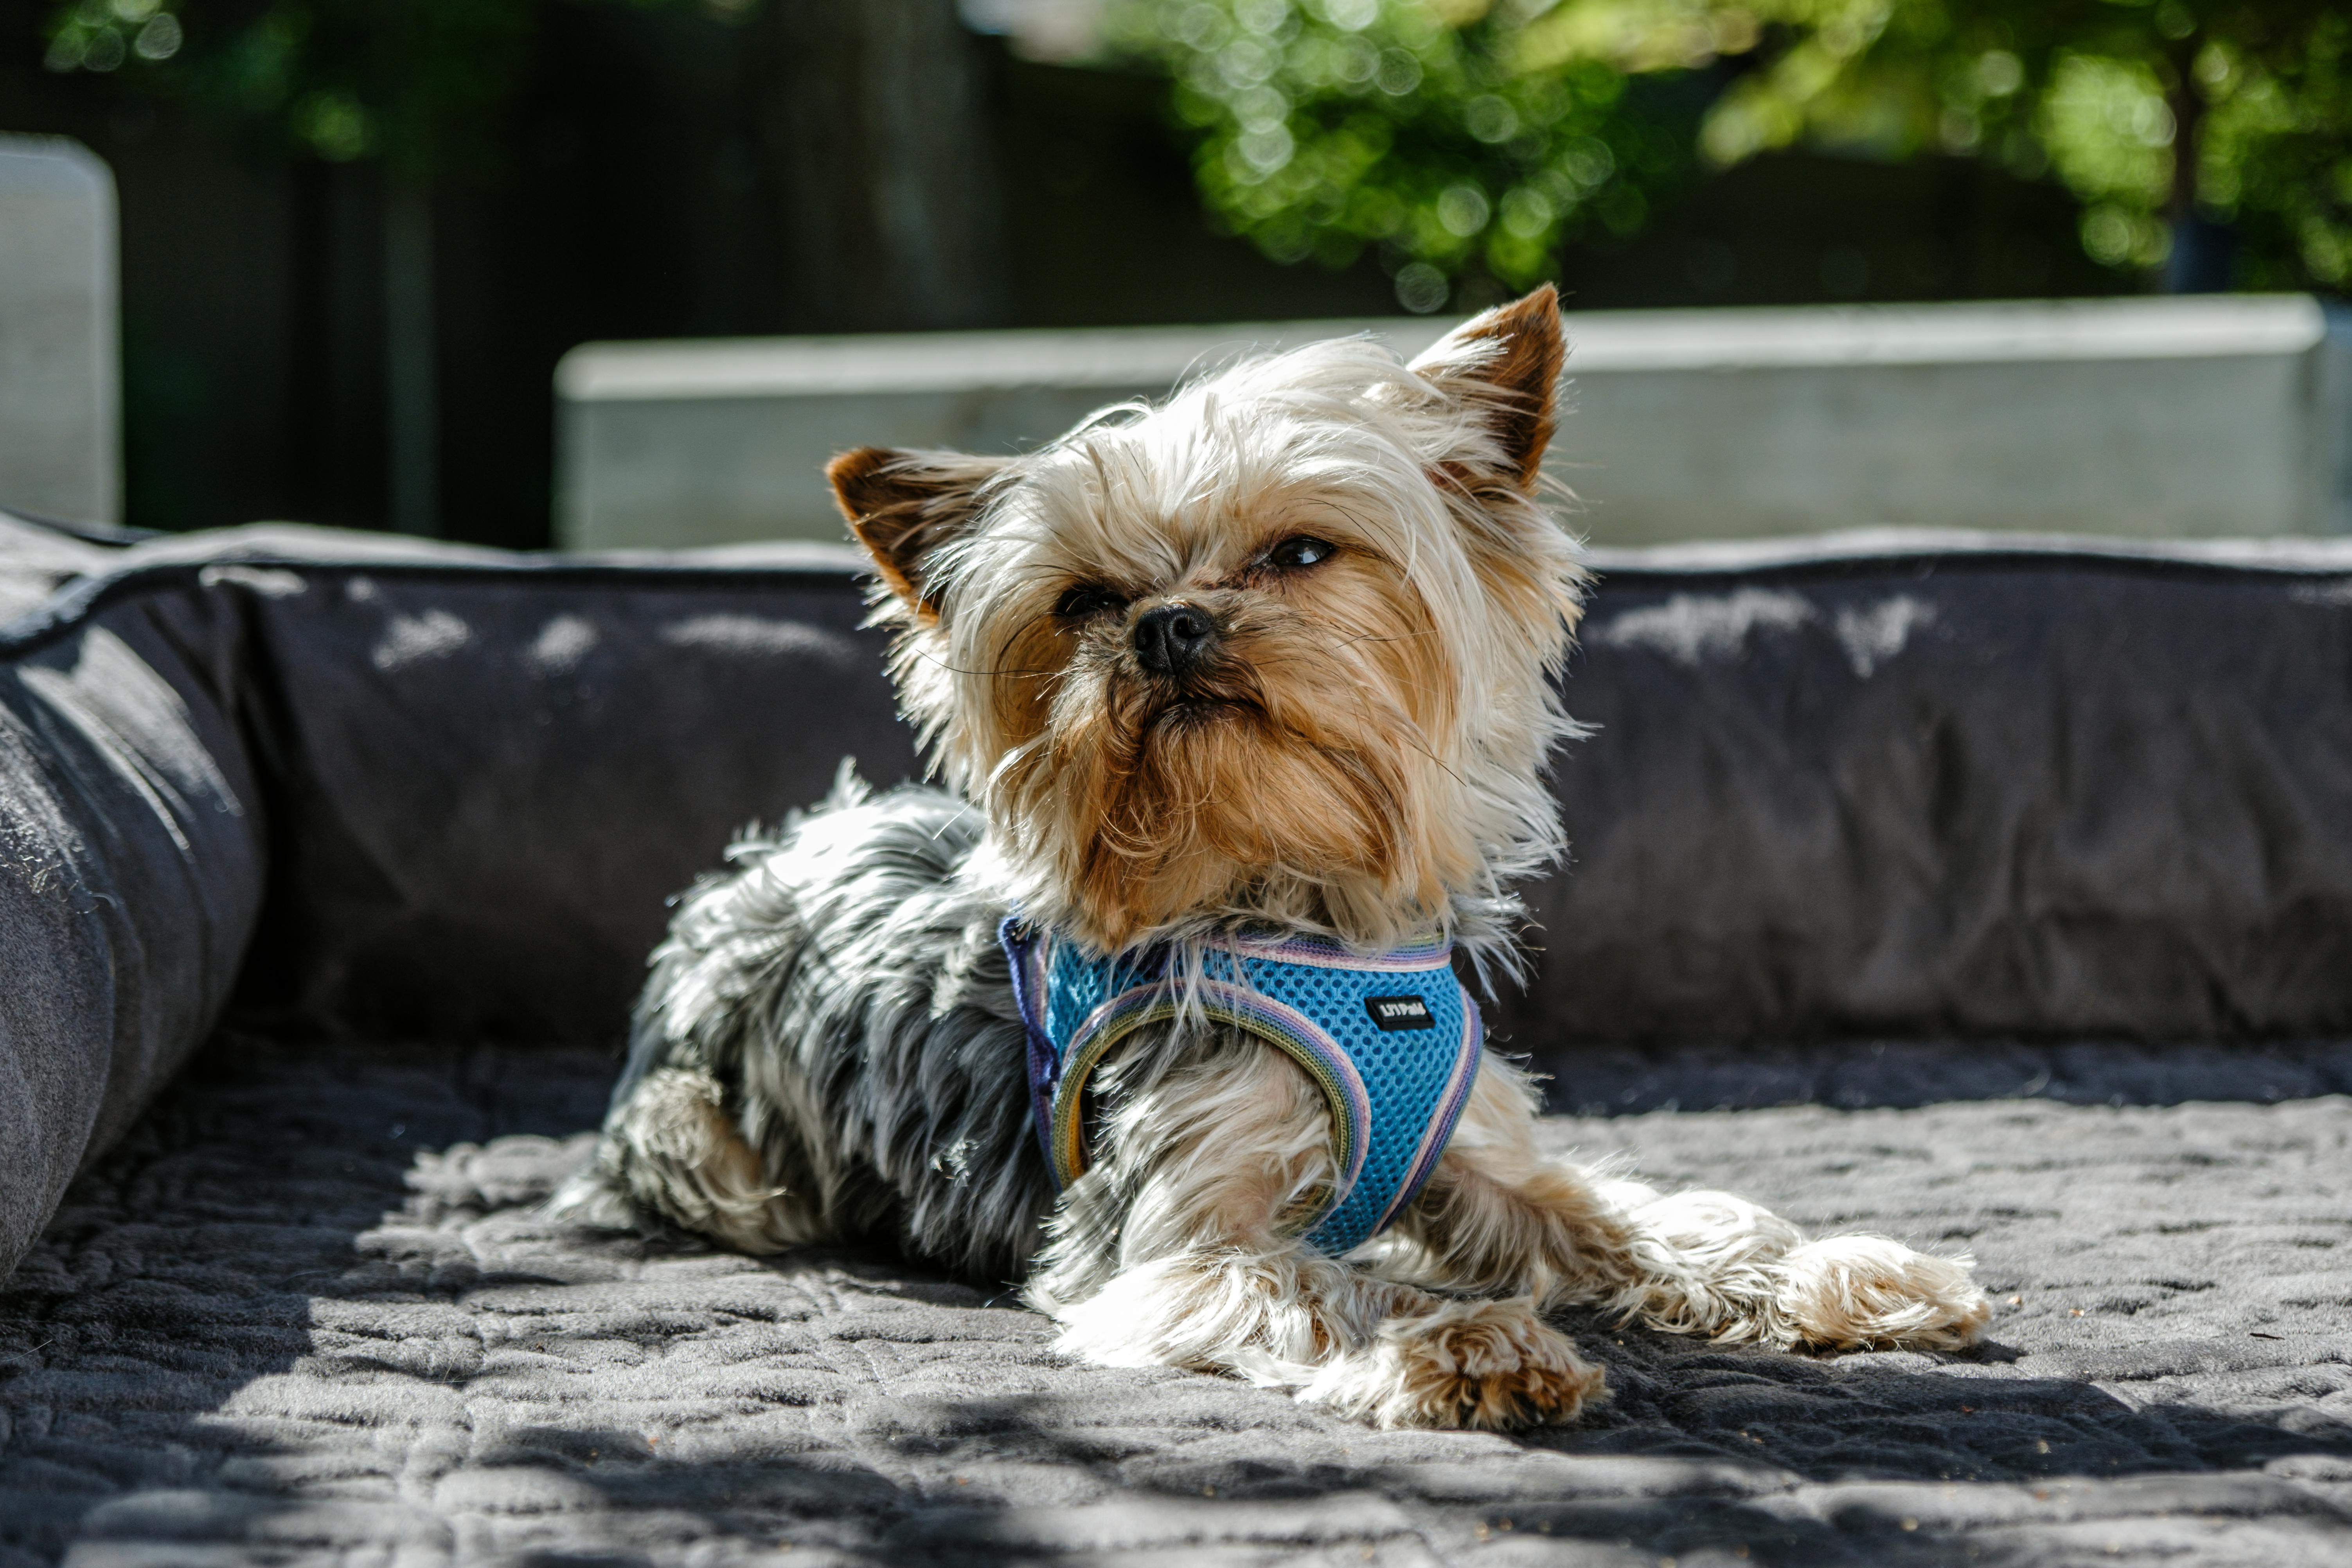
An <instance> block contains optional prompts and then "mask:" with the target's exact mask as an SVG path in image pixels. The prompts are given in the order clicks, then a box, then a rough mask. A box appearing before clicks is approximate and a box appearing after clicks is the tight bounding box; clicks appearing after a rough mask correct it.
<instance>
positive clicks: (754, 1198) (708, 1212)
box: [609, 1068, 824, 1253]
mask: <svg viewBox="0 0 2352 1568" xmlns="http://www.w3.org/2000/svg"><path fill="white" fill-rule="evenodd" d="M725 1105H726V1098H725V1095H724V1093H723V1091H722V1090H721V1089H719V1084H718V1082H717V1081H716V1080H714V1079H712V1078H711V1077H710V1076H709V1074H708V1073H703V1072H698V1071H694V1070H691V1069H688V1068H662V1069H660V1070H659V1071H656V1072H655V1073H653V1074H651V1075H650V1076H649V1077H648V1078H647V1079H646V1082H645V1083H644V1084H643V1085H642V1086H641V1087H640V1088H639V1089H638V1090H637V1092H636V1093H635V1095H634V1096H632V1097H631V1099H630V1100H629V1104H628V1106H627V1108H626V1113H625V1118H624V1119H623V1120H622V1121H621V1123H620V1125H618V1126H617V1127H614V1128H613V1129H611V1130H609V1135H611V1136H614V1137H618V1138H621V1139H624V1140H625V1141H626V1142H629V1143H630V1144H631V1145H632V1147H633V1148H634V1149H635V1151H636V1152H637V1154H638V1159H637V1161H636V1163H635V1164H633V1165H632V1166H631V1167H630V1168H631V1170H632V1172H634V1173H643V1174H645V1175H646V1177H647V1178H648V1179H646V1180H645V1181H644V1182H642V1183H639V1184H636V1185H637V1188H638V1190H636V1191H635V1192H634V1193H633V1194H632V1195H633V1196H635V1198H636V1199H637V1201H639V1202H640V1203H642V1204H644V1205H645V1206H646V1208H647V1209H648V1210H650V1211H651V1212H654V1213H656V1214H659V1215H662V1216H663V1217H664V1218H666V1219H667V1220H669V1221H670V1222H671V1223H673V1224H676V1225H679V1226H685V1227H686V1228H687V1229H688V1230H695V1231H700V1232H701V1233H703V1234H704V1235H706V1236H714V1237H718V1238H719V1239H720V1240H721V1241H724V1242H726V1243H727V1244H728V1245H729V1246H730V1247H739V1248H740V1249H741V1250H743V1251H745V1252H751V1253H769V1252H782V1251H784V1250H786V1249H787V1248H789V1247H803V1246H806V1245H807V1244H808V1243H810V1242H812V1241H817V1240H821V1239H824V1237H823V1236H822V1234H821V1231H820V1229H819V1227H818V1226H815V1225H814V1223H813V1222H812V1221H811V1220H809V1219H808V1218H807V1217H806V1216H805V1215H804V1213H803V1209H802V1207H801V1205H799V1204H797V1203H795V1202H793V1200H792V1197H791V1195H790V1194H786V1193H784V1192H782V1191H780V1190H779V1189H777V1188H775V1187H773V1186H771V1185H770V1184H768V1182H767V1178H766V1175H765V1173H764V1171H763V1169H762V1166H761V1160H760V1156H759V1155H758V1154H757V1153H755V1152H753V1151H752V1149H751V1145H750V1144H748V1143H746V1142H744V1140H743V1135H742V1133H741V1132H740V1131H739V1130H738V1129H737V1128H736V1126H735V1123H734V1122H733V1121H731V1120H730V1119H729V1117H728V1114H727V1111H726V1110H725Z"/></svg>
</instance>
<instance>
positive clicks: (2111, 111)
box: [1112, 0, 2352, 309]
mask: <svg viewBox="0 0 2352 1568" xmlns="http://www.w3.org/2000/svg"><path fill="white" fill-rule="evenodd" d="M1113 16H1114V22H1113V32H1112V37H1113V42H1114V44H1115V45H1116V46H1117V47H1119V48H1122V49H1124V50H1125V51H1127V52H1128V53H1129V55H1131V56H1134V57H1139V58H1145V59H1148V60H1150V61H1153V62H1155V63H1157V64H1158V65H1160V66H1161V67H1162V68H1165V69H1167V70H1168V71H1169V72H1170V73H1171V74H1172V75H1173V77H1174V78H1175V80H1176V105H1177V110H1178V112H1179V113H1180V114H1181V117H1182V118H1183V119H1184V120H1185V121H1187V122H1188V123H1190V124H1192V125H1193V126H1195V127H1197V128H1198V129H1199V131H1200V132H1201V133H1202V140H1201V142H1200V147H1199V151H1198V154H1197V163H1196V170H1197V173H1198V177H1199V182H1200V185H1201V188H1202V194H1203V195H1204V196H1205V197H1206V199H1207V200H1208V202H1209V204H1210V205H1211V206H1212V208H1213V210H1214V211H1216V212H1217V213H1218V214H1220V215H1221V216H1223V218H1224V219H1225V221H1227V222H1228V223H1230V224H1232V225H1233V226H1234V227H1235V228H1236V229H1237V230H1239V231H1240V232H1242V233H1244V234H1245V235H1247V236H1249V237H1251V238H1252V239H1254V240H1255V241H1256V243H1257V244H1258V245H1259V246H1260V247H1261V248H1263V249H1264V250H1265V252H1266V253H1267V254H1268V255H1270V256H1273V257H1276V258H1279V259H1284V260H1295V259H1299V258H1305V257H1308V256H1314V257H1318V258H1321V259H1323V260H1325V261H1328V262H1331V263H1334V264H1344V263H1345V262H1347V261H1348V260H1349V259H1351V258H1353V257H1354V256H1355V255H1356V254H1357V253H1358V251H1359V250H1360V247H1363V246H1364V245H1366V244H1377V245H1379V246H1381V247H1383V249H1384V250H1385V252H1386V253H1387V254H1388V255H1389V257H1390V258H1391V260H1392V261H1393V262H1395V263H1398V264H1399V265H1400V270H1399V272H1398V283H1399V294H1400V297H1401V298H1402V299H1403V300H1404V301H1405V302H1406V303H1407V304H1408V305H1414V306H1418V307H1420V308H1424V309H1429V308H1434V306H1435V305H1436V304H1437V303H1439V302H1442V301H1443V300H1444V298H1445V289H1444V283H1445V279H1449V278H1457V277H1459V276H1461V275H1462V274H1464V273H1465V272H1468V271H1477V270H1483V271H1485V272H1487V273H1490V274H1491V275H1492V276H1493V277H1495V278H1496V279H1500V280H1501V281H1503V282H1505V283H1507V284H1510V285H1513V286H1519V285H1524V284H1526V283H1529V282H1532V281H1534V280H1535V279H1538V278H1539V277H1542V276H1544V275H1546V274H1547V273H1549V271H1550V270H1551V268H1552V267H1553V265H1554V258H1555V256H1556V255H1557V252H1558V247H1559V242H1560V240H1561V238H1562V237H1563V236H1564V235H1565V234H1567V233H1570V232H1571V231H1572V230H1574V229H1575V228H1576V227H1578V226H1581V225H1583V224H1584V223H1587V222H1589V221H1592V220H1596V219H1597V220H1598V221H1600V222H1601V223H1603V224H1606V225H1608V226H1611V227H1613V228H1618V229H1620V230H1622V229H1624V228H1628V227H1631V226H1633V225H1634V224H1637V223H1638V222H1639V221H1640V219H1641V216H1642V214H1643V207H1644V204H1645V200H1646V198H1647V196H1648V195H1649V194H1650V193H1652V192H1654V190H1655V188H1656V186H1657V184H1658V183H1659V182H1660V181H1661V180H1663V179H1666V178H1671V177H1673V176H1674V175H1675V174H1676V173H1678V171H1679V169H1680V168H1681V167H1683V166H1692V167H1697V166H1712V167H1717V168H1719V167H1723V166H1727V165H1729V164H1732V163H1738V162H1739V161H1741V160H1743V159H1746V158H1749V157H1752V156H1754V155H1756V154H1758V153H1763V152H1767V151H1770V150H1774V149H1779V148H1784V147H1790V146H1796V145H1807V146H1811V147H1816V148H1823V149H1830V150H1834V151H1840V152H1844V153H1853V154H1858V155H1863V156H1870V157H1878V158H1888V159H1899V158H1906V157H1910V156H1914V155H1917V154H1920V153H1930V152H1936V153H1948V154H1960V155H1966V156H1971V157H1978V158H1983V159H1988V160H1991V161H1993V162H1996V163H1999V164H2000V165H2001V166H2002V167H2004V168H2007V169H2009V170H2011V171H2012V172H2014V173H2016V174H2021V175H2023V176H2025V177H2027V178H2043V177H2051V176H2054V177H2055V178H2057V179H2058V180H2060V181H2063V183H2064V184H2065V185H2066V186H2067V187H2068V188H2069V189H2071V190H2072V191H2073V192H2074V195H2076V196H2077V197H2078V198H2079V199H2080V200H2081V202H2082V203H2083V204H2084V216H2083V223H2082V239H2083V245H2084V249H2085V250H2086V251H2087V252H2088V253H2089V254H2090V255H2091V256H2092V257H2093V258H2095V259H2097V260H2099V261H2101V262H2104V263H2106V264H2107V265H2110V266H2114V267H2117V268H2148V267H2153V266H2155V265H2157V264H2158V263H2159V262H2161V261H2162V260H2163V258H2164V257H2165V254H2166V251H2167V249H2168V246H2169V244H2170V240H2171V236H2172V235H2173V234H2174V233H2175V232H2176V230H2177V226H2178V225H2179V224H2180V223H2181V222H2182V221H2183V220H2185V219H2188V218H2190V217H2202V218H2204V219H2206V220H2207V221H2213V222H2223V223H2234V224H2236V225H2238V226H2239V227H2240V228H2241V230H2242V232H2243V234H2244V235H2245V237H2246V239H2247V241H2248V245H2247V268H2246V270H2247V273H2248V275H2249V280H2250V281H2252V282H2256V283H2260V284H2271V285H2294V284H2308V283H2317V284H2321V285H2328V286H2332V285H2340V284H2343V283H2344V282H2346V281H2347V279H2352V8H2347V7H2346V6H2344V5H2341V4H2340V3H2335V4H2330V3H2326V0H1118V5H1115V7H1114V11H1113ZM1645 78H1650V79H1681V80H1682V81H1683V83H1684V84H1685V86H1686V87H1689V88H1692V89H1696V90H1698V91H1699V92H1701V93H1702V94H1703V95H1704V98H1705V106H1704V109H1703V111H1702V112H1701V114H1700V115H1699V118H1698V121H1697V124H1696V134H1695V136H1694V137H1693V138H1691V139H1690V140H1689V141H1687V142H1684V143H1682V144H1680V145H1676V146H1665V147H1662V146H1661V145H1660V135H1659V132H1660V126H1659V123H1658V122H1657V121H1655V119H1654V118H1653V117H1644V116H1642V115H1641V114H1640V113H1639V112H1638V110H1637V108H1636V105H1637V104H1638V101H1639V95H1638V94H1632V93H1629V92H1628V86H1629V83H1632V82H1634V81H1636V80H1638V79H1645Z"/></svg>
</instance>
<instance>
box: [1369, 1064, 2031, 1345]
mask: <svg viewBox="0 0 2352 1568" xmlns="http://www.w3.org/2000/svg"><path fill="white" fill-rule="evenodd" d="M1536 1106H1537V1097H1536V1093H1535V1089H1534V1087H1533V1085H1531V1084H1530V1083H1529V1082H1528V1079H1527V1077H1526V1075H1525V1074H1523V1073H1521V1072H1519V1071H1518V1070H1517V1069H1516V1068H1513V1067H1512V1066H1511V1065H1510V1064H1509V1063H1507V1062H1505V1061H1503V1060H1501V1059H1500V1058H1496V1057H1491V1056H1490V1057H1488V1058H1486V1060H1485V1062H1484V1063H1483V1064H1482V1065H1481V1068H1480V1071H1479V1078H1478V1085H1477V1088H1476V1089H1475V1091H1474V1092H1473V1094H1472V1097H1471V1100H1470V1103H1469V1105H1467V1106H1466V1107H1465V1109H1464V1111H1463V1116H1462V1121H1461V1124H1460V1125H1459V1127H1458V1128H1457V1129H1456V1130H1455V1132H1454V1141H1453V1142H1452V1143H1451V1144H1449V1145H1448V1146H1447V1149H1446V1152H1445V1157H1444V1159H1443V1160H1441V1161H1440V1162H1439V1163H1438V1168H1437V1170H1436V1171H1435V1173H1433V1174H1432V1176H1431V1178H1430V1181H1429V1184H1428V1185H1427V1186H1426V1187H1424V1188H1423V1191H1422V1194H1421V1196H1420V1197H1419V1198H1418V1199H1416V1200H1415V1201H1414V1203H1413V1204H1412V1207H1411V1208H1410V1209H1409V1210H1408V1211H1407V1212H1406V1214H1405V1215H1402V1217H1401V1219H1400V1221H1399V1223H1398V1226H1397V1230H1398V1233H1399V1235H1400V1237H1402V1239H1403V1240H1404V1241H1405V1242H1406V1244H1407V1245H1406V1247H1404V1248H1402V1250H1401V1252H1400V1255H1399V1256H1397V1257H1396V1258H1395V1259H1394V1267H1393V1268H1391V1273H1392V1274H1393V1275H1394V1276H1395V1277H1398V1278H1403V1279H1415V1280H1418V1281H1420V1282H1422V1283H1425V1284H1434V1285H1438V1286H1441V1287H1444V1288H1449V1289H1463V1290H1482V1291H1513V1292H1518V1291H1526V1292H1528V1293H1531V1294H1532V1295H1533V1296H1534V1297H1535V1299H1536V1300H1538V1302H1540V1303H1542V1304H1543V1305H1544V1306H1547V1307H1549V1306H1565V1305H1585V1306H1598V1307H1601V1308H1604V1309H1607V1310H1613V1311H1616V1312H1619V1313H1622V1315H1624V1316H1627V1317H1638V1318H1640V1319H1641V1320H1643V1321H1645V1322H1647V1323H1649V1324H1650V1325H1651V1326H1652V1327H1654V1328H1659V1329H1664V1330H1666V1331H1669V1332H1673V1333H1695V1334H1705V1335H1707V1336H1708V1337H1710V1338H1712V1339H1715V1340H1717V1341H1721V1342H1756V1343H1762V1344H1769V1345H1777V1346H1780V1347H1783V1348H1786V1347H1789V1346H1792V1345H1797V1344H1813V1345H1822V1346H1828V1347H1832V1348H1837V1349H1855V1348H1860V1347H1863V1346H1873V1345H1905V1346H1911V1347H1916V1348H1921V1349H1948V1348H1952V1347H1956V1346H1959V1345H1964V1344H1967V1343H1969V1342H1970V1341H1972V1340H1974V1339H1975V1338H1976V1336H1977V1334H1978V1332H1979V1331H1980V1330H1981V1329H1982V1328H1983V1326H1984V1324H1985V1322H1986V1321H1987V1320H1988V1318H1989V1317H1990V1307H1989V1306H1988V1304H1987V1303H1986V1300H1985V1297H1984V1292H1983V1291H1981V1290H1979V1289H1978V1288H1977V1285H1976V1281H1975V1280H1974V1279H1971V1278H1970V1277H1969V1263H1968V1261H1967V1260H1966V1259H1965V1258H1960V1259H1954V1258H1936V1257H1932V1256H1929V1255H1928V1254H1926V1253H1921V1252H1915V1251H1913V1250H1912V1249H1911V1248H1909V1247H1905V1246H1903V1245H1902V1244H1900V1243H1899V1242H1894V1241H1889V1240H1887V1239H1886V1238H1885V1237H1873V1236H1844V1237H1828V1238H1825V1239H1822V1240H1820V1241H1808V1240H1807V1239H1806V1238H1805V1237H1804V1235H1803V1233H1802V1232H1801V1231H1799V1230H1798V1228H1797V1227H1796V1226H1793V1225H1791V1224H1790V1223H1789V1222H1788V1221H1787V1220H1785V1219H1782V1218H1781V1217H1780V1215H1776V1214H1773V1213H1771V1212H1770V1211H1769V1210H1767V1209H1764V1208H1762V1207H1760V1206H1759V1205H1755V1204H1752V1203H1749V1202H1748V1200H1746V1199H1745V1198H1739V1197H1735V1196H1733V1195H1732V1194H1728V1193H1710V1192H1690V1193H1677V1194H1673V1195H1671V1196H1662V1195H1660V1194H1658V1193H1657V1192H1656V1191H1654V1189H1652V1188H1649V1187H1646V1186H1643V1184H1640V1183H1638V1182H1629V1181H1611V1180H1605V1179H1601V1178H1596V1177H1595V1176H1593V1175H1591V1173H1587V1172H1585V1171H1581V1170H1579V1169H1578V1168H1577V1167H1575V1166H1573V1165H1570V1164H1568V1163H1565V1162H1563V1161H1559V1160H1553V1159H1549V1158H1547V1157H1545V1156H1544V1155H1543V1154H1541V1153H1540V1152H1538V1150H1537V1148H1536V1145H1535V1138H1534V1126H1535V1115H1536Z"/></svg>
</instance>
